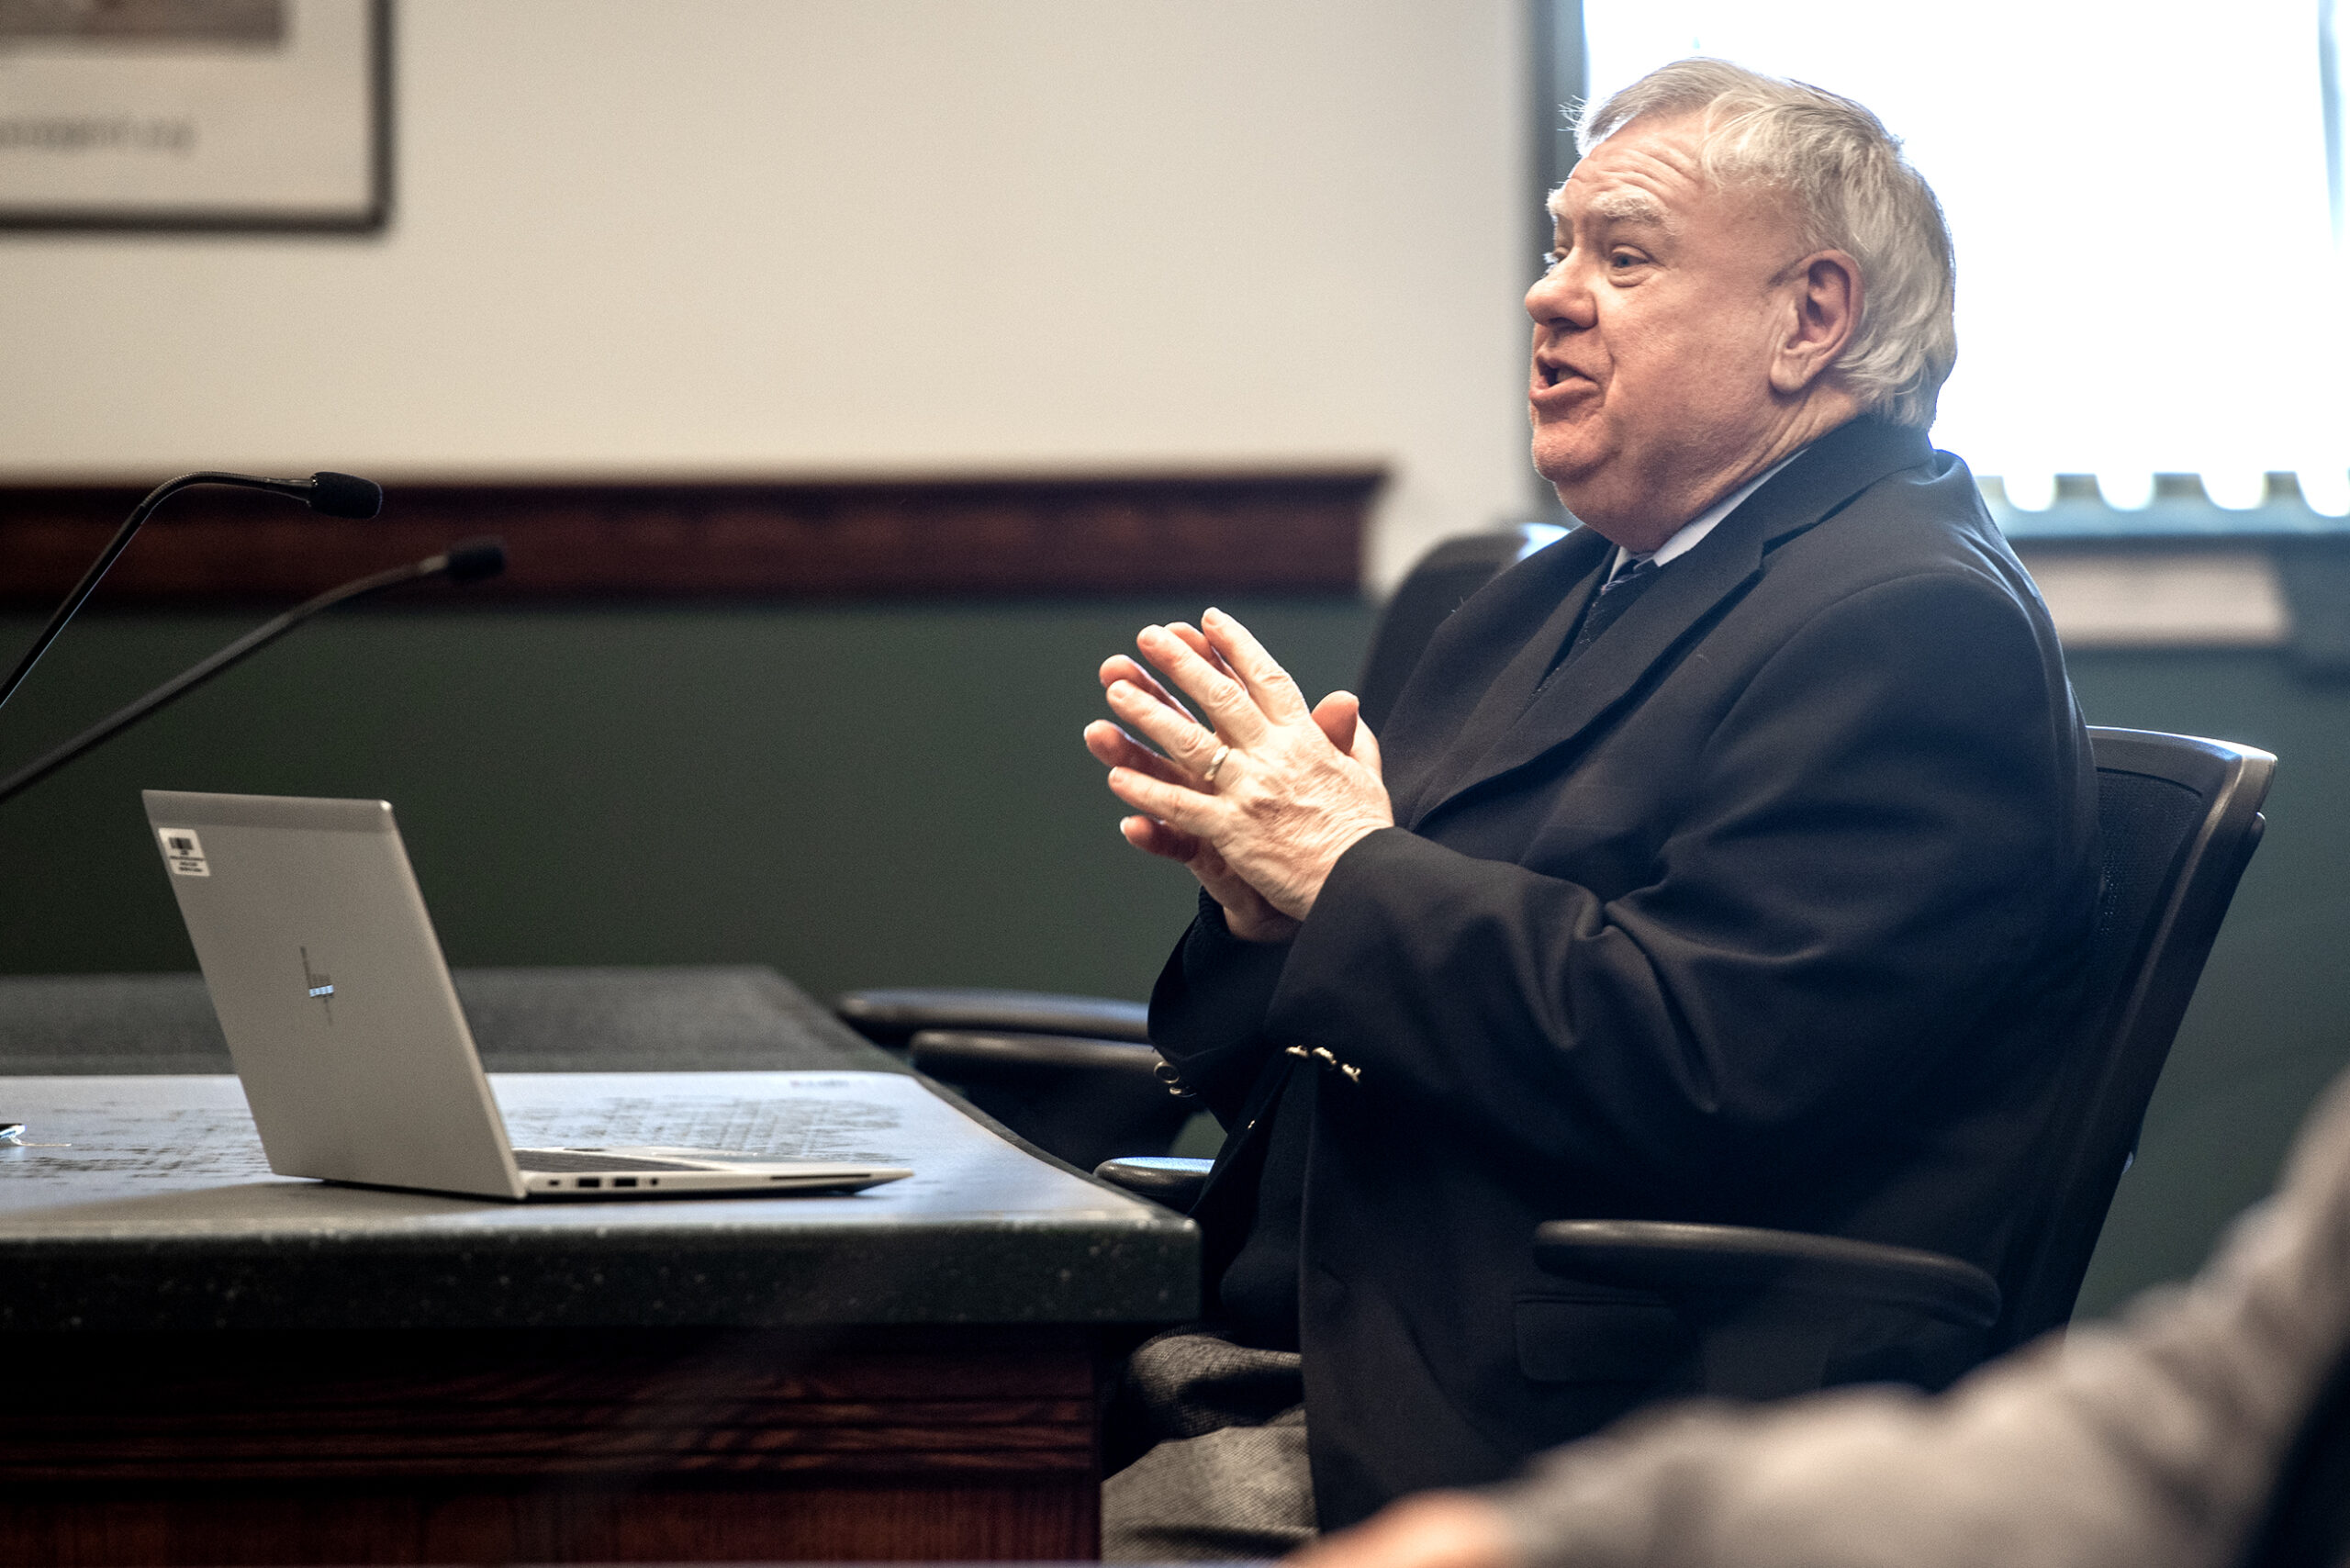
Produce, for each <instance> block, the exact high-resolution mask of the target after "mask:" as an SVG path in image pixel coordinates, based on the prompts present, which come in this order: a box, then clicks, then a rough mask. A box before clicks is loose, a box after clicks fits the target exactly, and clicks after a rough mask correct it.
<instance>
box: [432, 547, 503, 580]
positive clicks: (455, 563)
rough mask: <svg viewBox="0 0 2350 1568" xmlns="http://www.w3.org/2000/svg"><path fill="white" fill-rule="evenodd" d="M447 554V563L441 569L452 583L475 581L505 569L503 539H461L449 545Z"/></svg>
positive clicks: (495, 574)
mask: <svg viewBox="0 0 2350 1568" xmlns="http://www.w3.org/2000/svg"><path fill="white" fill-rule="evenodd" d="M447 554H448V561H449V565H448V566H446V567H444V568H443V569H444V570H445V571H446V572H447V573H448V574H449V580H450V581H451V582H453V583H477V582H479V581H481V580H482V579H483V578H484V577H496V576H498V573H500V572H502V571H504V570H505V569H506V541H504V540H503V539H462V540H459V541H458V542H457V543H454V544H452V545H450V546H449V549H448V552H447Z"/></svg>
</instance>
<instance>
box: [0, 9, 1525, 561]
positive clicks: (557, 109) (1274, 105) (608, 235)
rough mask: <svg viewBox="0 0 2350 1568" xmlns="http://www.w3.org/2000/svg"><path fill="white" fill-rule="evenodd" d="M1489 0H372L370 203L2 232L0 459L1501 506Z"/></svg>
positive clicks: (1499, 47)
mask: <svg viewBox="0 0 2350 1568" xmlns="http://www.w3.org/2000/svg"><path fill="white" fill-rule="evenodd" d="M1520 12H1521V7H1520V6H1518V5H1517V4H1516V3H1515V0H1181V3H1176V0H1129V3H1108V0H986V3H977V0H887V3H877V0H661V3H659V4H653V3H650V0H400V3H399V5H398V8H397V87H396V95H397V130H398V174H397V193H396V196H397V211H396V216H395V219H394V222H393V226H392V228H391V230H390V231H389V232H388V233H387V234H386V235H384V236H381V237H379V238H374V239H362V240H352V239H324V238H291V237H247V236H235V237H203V238H188V239H173V238H152V237H136V238H119V237H85V236H25V235H17V236H6V237H0V341H5V342H6V350H5V353H6V374H5V375H0V476H5V477H9V478H17V479H22V478H28V477H49V476H125V477H136V478H144V477H147V476H161V475H162V474H163V473H166V472H170V471H173V470H177V469H181V468H186V467H196V466H248V467H253V468H260V469H284V470H291V471H307V470H308V469H310V468H313V467H322V466H325V467H342V468H349V469H353V470H356V471H358V472H362V473H369V474H372V475H375V476H381V477H386V478H394V479H397V478H399V477H403V476H406V477H424V476H461V475H462V476H597V475H608V476H642V475H656V476H657V475H672V474H675V475H686V476H706V475H707V476H716V475H729V476H732V475H754V476H795V475H809V474H828V475H830V474H864V473H923V474H932V473H958V472H973V471H1040V470H1041V471H1068V470H1101V469H1115V468H1119V467H1124V466H1140V467H1147V468H1153V469H1166V468H1183V467H1193V466H1217V465H1310V464H1316V463H1323V462H1328V461H1359V460H1365V459H1369V460H1377V461H1382V462H1385V463H1387V464H1389V465H1392V467H1393V471H1394V473H1395V475H1396V479H1397V482H1396V483H1395V485H1394V486H1393V487H1392V489H1391V491H1390V493H1389V496H1388V498H1387V500H1386V503H1385V505H1384V507H1383V509H1382V518H1381V522H1380V528H1379V532H1378V539H1377V545H1376V549H1375V551H1374V555H1375V560H1374V569H1373V575H1374V576H1375V577H1382V578H1385V577H1392V576H1393V574H1394V573H1395V572H1397V571H1398V570H1400V568H1401V566H1403V565H1404V563H1405V562H1406V561H1407V560H1408V558H1409V556H1410V555H1411V554H1414V553H1415V552H1416V550H1417V549H1418V548H1420V547H1422V546H1423V545H1424V544H1425V543H1427V542H1428V541H1429V540H1431V539H1433V538H1435V537H1438V536H1439V535H1441V534H1443V533H1446V532H1453V531H1457V530H1459V529H1461V528H1465V527H1472V526H1477V525H1482V524H1484V523H1487V522H1490V521H1494V519H1496V518H1498V517H1500V516H1502V515H1505V514H1507V513H1511V512H1514V511H1516V510H1518V509H1519V508H1521V507H1522V506H1523V505H1524V504H1525V502H1526V498H1527V495H1528V494H1529V488H1528V487H1529V483H1530V481H1529V479H1528V477H1527V471H1526V466H1525V456H1524V452H1525V442H1524V437H1523V433H1522V432H1523V428H1524V427H1523V417H1522V413H1521V411H1520V410H1521V408H1522V397H1523V393H1522V387H1523V372H1522V369H1521V365H1522V363H1523V358H1522V356H1523V353H1524V342H1525V334H1524V331H1523V320H1522V318H1521V317H1519V316H1518V314H1517V297H1518V295H1519V292H1520V291H1521V290H1522V288H1523V287H1524V286H1525V283H1526V282H1527V278H1528V276H1529V275H1530V263H1529V262H1528V260H1527V257H1526V256H1525V255H1523V254H1522V253H1521V252H1524V250H1525V249H1526V247H1527V237H1526V236H1527V224H1526V221H1525V215H1524V213H1523V211H1522V207H1523V204H1524V196H1525V192H1526V189H1527V175H1526V174H1525V173H1524V169H1525V163H1524V158H1525V152H1526V143H1527V140H1528V137H1527V107H1526V100H1527V89H1526V84H1525V81H1524V78H1525V74H1526V73H1525V71H1524V68H1523V54H1524V45H1523V42H1522V40H1521V38H1520V36H1519V29H1520Z"/></svg>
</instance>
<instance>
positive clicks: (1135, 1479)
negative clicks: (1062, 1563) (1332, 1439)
mask: <svg viewBox="0 0 2350 1568" xmlns="http://www.w3.org/2000/svg"><path fill="white" fill-rule="evenodd" d="M1304 1399H1305V1390H1304V1383H1303V1382H1302V1380H1301V1379H1300V1376H1299V1373H1298V1358H1297V1353H1296V1352H1295V1351H1293V1350H1252V1349H1250V1348H1249V1347H1248V1346H1246V1345H1236V1344H1234V1343H1233V1342H1232V1341H1231V1340H1230V1339H1228V1338H1225V1337H1224V1335H1222V1334H1221V1333H1219V1332H1218V1331H1217V1330H1216V1329H1215V1328H1214V1327H1213V1326H1210V1325H1204V1324H1194V1325H1192V1326H1190V1327H1183V1328H1175V1329H1170V1330H1169V1331H1168V1332H1166V1333H1164V1334H1161V1335H1159V1336H1158V1338H1155V1339H1151V1340H1149V1341H1147V1343H1145V1344H1144V1345H1142V1346H1141V1347H1140V1348H1139V1349H1137V1350H1136V1351H1135V1353H1134V1354H1133V1356H1131V1357H1130V1358H1128V1360H1127V1361H1126V1374H1125V1383H1124V1384H1123V1385H1122V1386H1121V1388H1120V1390H1119V1395H1118V1404H1119V1408H1118V1411H1117V1415H1116V1420H1117V1421H1118V1422H1119V1423H1120V1424H1121V1425H1122V1426H1123V1428H1125V1435H1126V1437H1127V1440H1128V1442H1129V1444H1130V1445H1131V1446H1142V1445H1147V1448H1146V1449H1145V1451H1144V1452H1143V1454H1142V1456H1141V1457H1140V1458H1138V1459H1136V1461H1135V1462H1133V1463H1131V1464H1129V1465H1127V1466H1126V1467H1125V1469H1123V1470H1120V1471H1118V1472H1117V1473H1115V1474H1113V1475H1112V1476H1111V1477H1110V1478H1109V1479H1108V1480H1107V1481H1105V1482H1103V1483H1102V1561H1103V1562H1186V1561H1210V1560H1225V1561H1229V1560H1232V1559H1235V1558H1251V1557H1278V1556H1280V1555H1281V1553H1283V1552H1285V1551H1290V1550H1291V1549H1292V1548H1293V1547H1297V1546H1300V1545H1303V1544H1304V1542H1305V1541H1307V1540H1312V1539H1313V1537H1314V1482H1313V1477H1312V1475H1311V1474H1310V1473H1309V1472H1308V1470H1307V1467H1306V1458H1305V1405H1304Z"/></svg>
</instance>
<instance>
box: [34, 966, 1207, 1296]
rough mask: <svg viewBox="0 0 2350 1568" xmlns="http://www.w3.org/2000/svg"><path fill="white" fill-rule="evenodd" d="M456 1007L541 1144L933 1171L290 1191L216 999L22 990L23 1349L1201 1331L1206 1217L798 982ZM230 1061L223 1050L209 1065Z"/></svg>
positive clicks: (711, 980) (535, 980)
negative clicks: (699, 1194)
mask: <svg viewBox="0 0 2350 1568" xmlns="http://www.w3.org/2000/svg"><path fill="white" fill-rule="evenodd" d="M173 982H175V983H173ZM458 984H459V990H460V991H461V993H462V994H463V995H464V1000H465V1002H466V1006H467V1011H468V1013H469V1014H472V1015H473V1020H474V1025H475V1030H476V1036H478V1037H479V1038H480V1040H481V1042H482V1048H483V1056H484V1058H485V1059H486V1061H487V1065H488V1066H489V1067H490V1068H491V1069H492V1070H493V1075H494V1076H493V1084H494V1088H495V1091H496V1093H497V1096H498V1101H499V1103H500V1105H501V1107H502V1109H503V1110H504V1112H505V1115H506V1119H507V1121H508V1124H509V1129H510V1131H511V1134H512V1136H513V1137H514V1140H515V1141H516V1142H517V1143H519V1144H531V1143H578V1142H587V1141H593V1142H599V1143H610V1144H620V1143H647V1142H658V1143H673V1142H674V1143H695V1144H699V1145H700V1146H703V1147H721V1148H755V1149H760V1150H763V1151H770V1152H775V1153H778V1154H783V1155H788V1156H793V1157H800V1158H822V1157H825V1156H827V1155H829V1154H838V1155H844V1156H853V1157H855V1158H860V1159H887V1160H889V1161H890V1162H892V1163H898V1164H905V1165H909V1166H912V1168H913V1169H914V1170H915V1171H916V1175H915V1176H914V1178H913V1179H912V1180H909V1181H905V1182H896V1183H892V1184H890V1185H887V1186H883V1187H878V1188H875V1189H872V1190H870V1191H868V1192H867V1193H860V1194H856V1195H854V1196H791V1197H773V1198H770V1197H753V1198H705V1199H687V1200H673V1201H661V1202H644V1203H623V1202H613V1203H572V1204H539V1203H532V1204H501V1203H493V1202H487V1201H479V1200H474V1199H465V1198H452V1197H441V1196H436V1195H433V1194H430V1193H401V1192H384V1191H375V1190H370V1189H362V1188H351V1187H336V1186H330V1185H327V1184H325V1183H321V1182H308V1181H302V1180H297V1179H288V1178H283V1177H278V1176H274V1175H273V1174H271V1173H270V1171H269V1170H268V1168H267V1164H266V1160H265V1159H264V1158H263V1154H262V1151H261V1148H260V1145H259V1140H258V1138H257V1137H256V1136H255V1134H254V1132H253V1129H252V1121H251V1119H250V1117H249V1116H247V1115H246V1114H245V1109H244V1101H243V1096H242V1093H241V1089H240V1087H239V1085H238V1083H237V1081H236V1080H235V1079H234V1078H233V1077H226V1076H220V1075H218V1072H217V1071H212V1072H207V1071H205V1070H203V1069H204V1068H205V1067H206V1066H208V1065H210V1064H208V1063H207V1062H206V1061H205V1060H204V1058H205V1056H206V1054H207V1048H206V1047H207V1042H206V1040H205V1039H204V1036H203V1031H202V1030H201V1029H200V1028H198V1027H196V1025H197V1024H198V1023H201V1024H206V1025H208V1024H209V1022H210V1019H209V1010H208V1008H206V1009H204V1010H203V1014H202V1015H201V1017H200V1018H196V1019H192V1018H191V1016H190V1015H189V1013H188V1009H187V1006H186V1003H188V1002H190V1001H191V1000H193V1001H195V1002H197V1003H199V1004H200V1003H201V1002H202V998H203V991H202V987H201V982H200V981H197V980H196V978H195V977H193V976H187V977H137V979H136V980H131V981H129V982H126V981H123V980H106V979H92V978H77V979H64V978H48V977H44V978H39V979H33V980H25V979H17V980H0V1073H5V1074H11V1075H12V1076H0V1119H6V1120H20V1121H22V1122H24V1123H25V1124H26V1132H25V1135H24V1145H23V1146H22V1147H19V1148H0V1270H5V1271H6V1279H7V1281H8V1285H7V1289H6V1291H5V1292H0V1331H6V1330H16V1331H27V1330H33V1331H38V1330H56V1329H68V1330H70V1329H76V1328H91V1329H123V1328H159V1329H165V1328H210V1327H221V1328H246V1329H276V1328H284V1329H294V1328H326V1327H373V1328H476V1327H483V1328H487V1327H636V1326H647V1327H651V1326H661V1327H789V1326H821V1325H844V1326H845V1325H864V1324H925V1323H927V1324H1005V1323H1062V1324H1067V1323H1111V1322H1165V1321H1174V1320H1179V1319H1181V1318H1183V1317H1187V1316H1192V1315H1193V1314H1194V1313H1195V1312H1196V1310H1197V1307H1198V1300H1197V1296H1198V1286H1197V1281H1198V1274H1199V1239H1198V1232H1197V1230H1196V1228H1195V1227H1194V1226H1192V1224H1191V1222H1190V1221H1188V1220H1185V1219H1182V1218H1181V1217H1180V1216H1178V1215H1174V1214H1172V1213H1170V1212H1169V1211H1167V1210H1165V1209H1161V1208H1158V1206H1156V1205H1154V1204H1146V1203H1143V1202H1140V1201H1138V1200H1136V1199H1133V1198H1130V1197H1128V1196H1126V1195H1125V1194H1124V1193H1118V1192H1116V1191H1115V1190H1113V1189H1111V1188H1109V1187H1106V1186H1104V1185H1102V1183H1099V1182H1094V1181H1092V1180H1091V1179H1090V1178H1087V1177H1082V1176H1080V1175H1078V1174H1076V1173H1074V1172H1072V1171H1070V1170H1067V1169H1066V1168H1064V1167H1061V1166H1058V1165H1056V1164H1053V1163H1051V1162H1049V1161H1046V1160H1043V1159H1037V1158H1035V1156H1033V1155H1032V1154H1030V1153H1029V1152H1027V1151H1025V1150H1024V1149H1023V1148H1020V1147H1018V1146H1016V1145H1014V1144H1013V1143H1010V1142H1008V1141H1006V1140H1005V1139H1003V1138H1002V1137H998V1136H997V1134H996V1132H995V1131H994V1130H992V1128H991V1126H989V1125H987V1124H984V1123H983V1122H981V1121H980V1120H978V1119H975V1118H974V1117H973V1116H972V1115H970V1114H968V1111H966V1110H965V1109H964V1108H963V1107H961V1106H960V1104H959V1103H956V1102H952V1101H950V1100H948V1099H946V1098H944V1097H941V1096H939V1095H938V1094H936V1093H934V1092H933V1091H931V1090H930V1089H929V1088H928V1087H927V1085H926V1084H924V1083H923V1081H919V1080H917V1079H914V1078H912V1077H911V1076H909V1075H907V1074H906V1073H905V1072H904V1070H903V1069H902V1068H901V1067H900V1066H898V1064H897V1063H896V1062H895V1061H894V1059H893V1058H890V1057H889V1056H887V1055H886V1054H885V1053H882V1052H879V1051H878V1050H875V1049H873V1047H868V1046H867V1045H865V1044H864V1043H863V1042H862V1041H861V1040H858V1039H857V1038H856V1036H854V1035H852V1034H850V1033H849V1032H848V1031H846V1030H845V1029H843V1028H841V1026H840V1025H837V1024H836V1023H835V1022H834V1020H833V1019H832V1018H831V1017H830V1016H829V1014H824V1013H823V1012H822V1010H821V1009H819V1008H817V1007H816V1006H815V1005H814V1004H813V1003H812V1002H809V1001H808V999H807V998H806V997H804V996H802V995H801V994H800V992H799V991H796V990H795V989H793V988H791V987H790V986H789V983H788V982H785V981H783V980H780V979H779V978H778V977H777V976H775V975H774V974H773V973H772V972H771V971H767V970H764V969H699V970H668V969H647V970H581V971H565V970H508V971H495V970H489V971H474V972H472V973H470V974H466V973H461V974H460V975H459V977H458ZM191 987H193V990H192V991H191V990H190V988H191ZM109 991H111V992H112V994H113V996H114V997H115V998H116V999H117V1000H118V1002H119V1004H120V1009H121V1014H122V1015H123V1016H124V1017H125V1020H126V1022H125V1023H124V1025H121V1026H119V1027H114V1026H110V1025H108V1023H107V1014H108V1012H109V1007H108V1001H107V998H108V993H109ZM218 1040H219V1036H218V1030H217V1027H216V1028H214V1029H213V1030H212V1032H211V1034H210V1039H209V1043H208V1044H209V1049H210V1050H212V1051H219V1050H220V1047H219V1044H218ZM219 1065H221V1066H225V1065H226V1059H225V1052H222V1054H221V1056H220V1058H219ZM681 1066H690V1067H694V1068H698V1069H701V1070H688V1071H679V1070H674V1069H676V1068H677V1067H681ZM28 1069H29V1070H28ZM500 1069H504V1071H500ZM557 1069H572V1070H557Z"/></svg>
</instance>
